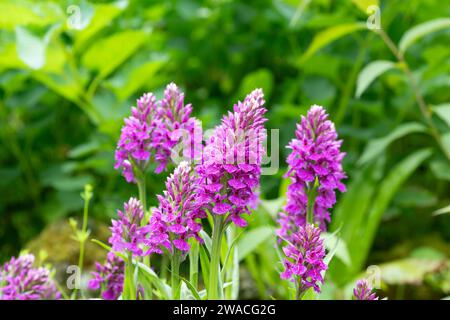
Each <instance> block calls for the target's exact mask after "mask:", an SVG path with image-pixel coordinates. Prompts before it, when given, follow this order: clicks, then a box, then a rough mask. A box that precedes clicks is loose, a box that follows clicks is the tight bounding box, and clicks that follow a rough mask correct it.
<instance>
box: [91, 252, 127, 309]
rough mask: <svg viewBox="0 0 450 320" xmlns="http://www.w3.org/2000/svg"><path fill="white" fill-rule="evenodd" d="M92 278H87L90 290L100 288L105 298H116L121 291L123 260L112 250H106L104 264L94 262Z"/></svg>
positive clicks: (123, 270)
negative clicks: (94, 269)
mask: <svg viewBox="0 0 450 320" xmlns="http://www.w3.org/2000/svg"><path fill="white" fill-rule="evenodd" d="M95 268H96V271H94V272H92V275H93V279H91V280H89V283H88V288H89V289H90V290H100V292H101V296H102V298H103V299H105V300H117V299H118V298H119V296H120V295H121V294H122V291H123V281H124V274H125V262H124V261H123V260H122V259H121V258H120V257H118V256H116V255H115V254H114V253H113V252H108V255H107V257H106V262H105V264H104V265H102V264H100V263H98V262H96V263H95Z"/></svg>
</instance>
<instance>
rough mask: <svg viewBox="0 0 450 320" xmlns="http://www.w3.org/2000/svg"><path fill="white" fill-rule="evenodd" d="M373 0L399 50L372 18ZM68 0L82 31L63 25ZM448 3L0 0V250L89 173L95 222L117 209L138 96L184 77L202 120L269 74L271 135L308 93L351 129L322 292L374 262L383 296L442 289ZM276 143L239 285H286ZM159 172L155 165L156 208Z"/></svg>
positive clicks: (206, 123) (43, 219)
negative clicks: (123, 143)
mask: <svg viewBox="0 0 450 320" xmlns="http://www.w3.org/2000/svg"><path fill="white" fill-rule="evenodd" d="M371 4H375V5H378V6H380V8H381V16H380V17H381V25H382V29H383V32H384V34H385V35H387V36H388V37H389V39H392V42H393V44H394V45H395V46H396V47H397V49H398V51H399V53H400V58H402V59H398V58H399V57H398V56H396V55H394V54H393V52H392V51H391V50H390V48H389V47H388V45H387V42H386V38H385V39H384V40H383V37H382V36H380V33H377V32H373V31H371V30H368V29H367V27H366V20H367V19H368V14H367V12H366V8H367V7H368V6H369V5H371ZM71 5H77V7H73V6H71ZM77 8H79V9H80V10H81V11H80V12H81V20H80V22H81V28H80V29H79V30H77V29H74V28H73V25H72V27H71V25H70V23H71V22H74V21H75V22H76V13H77V11H76V10H78V9H77ZM74 10H75V11H74ZM448 17H450V5H449V4H448V3H446V1H439V0H421V1H419V0H410V1H400V0H392V1H381V3H378V1H371V0H366V1H361V0H358V1H357V0H355V1H345V0H340V1H333V0H313V1H309V0H303V1H299V0H271V1H269V0H259V1H256V0H255V1H232V0H222V1H221V0H208V1H194V0H183V1H133V0H130V1H116V2H109V1H90V2H88V1H23V0H18V1H16V0H15V1H12V0H1V1H0V28H1V31H0V141H1V143H0V163H1V166H0V261H4V260H6V259H8V258H9V256H11V255H15V254H17V253H18V251H19V250H20V248H23V247H26V246H27V244H29V243H30V241H31V240H32V239H35V238H36V237H38V235H39V234H40V233H41V232H42V230H45V228H46V226H52V225H55V223H60V222H61V221H62V220H64V219H66V218H68V217H70V216H80V214H81V211H82V206H83V201H82V200H81V198H80V196H79V194H80V191H81V190H82V189H83V186H84V185H85V184H86V183H91V184H93V185H94V189H95V197H94V201H93V205H92V209H91V216H92V217H93V219H94V220H95V221H96V222H95V223H100V222H104V223H106V224H108V223H109V219H110V218H111V217H114V216H115V212H116V211H115V210H116V209H117V208H120V206H121V204H122V203H123V201H124V200H126V199H127V198H128V197H129V196H130V195H132V194H133V193H134V192H135V190H134V188H133V186H130V185H127V184H126V183H125V182H124V179H123V178H122V177H121V176H120V175H119V173H117V172H116V171H115V170H114V169H113V164H114V148H115V144H116V141H117V139H118V136H119V134H120V128H121V126H122V123H123V120H122V119H123V117H124V116H126V115H128V113H129V107H130V105H132V104H134V101H135V100H136V98H138V97H139V96H140V95H141V94H142V93H143V92H146V91H153V92H155V93H157V95H159V96H161V94H162V90H163V88H164V85H165V84H166V83H168V82H170V81H174V82H176V83H177V84H179V85H180V86H181V87H182V88H183V89H184V90H185V92H186V100H187V101H189V102H192V103H193V105H194V114H195V116H196V117H198V118H199V119H201V120H202V122H203V128H204V129H209V128H212V127H214V126H215V125H216V124H217V123H218V122H219V121H220V118H221V115H222V114H223V113H225V112H226V110H228V109H230V108H231V107H232V105H233V103H234V102H235V101H236V100H237V99H242V98H243V97H244V96H245V94H246V93H248V92H249V91H250V90H252V89H254V88H255V87H262V88H263V89H264V92H265V95H266V101H267V108H268V109H269V113H268V118H269V119H270V121H269V122H268V124H267V127H268V128H276V129H280V146H284V145H286V144H287V142H288V141H289V140H290V139H291V138H292V137H293V133H294V130H295V123H297V122H298V121H299V119H300V116H301V115H303V114H305V113H306V110H307V109H308V108H309V106H310V105H312V104H321V105H323V106H325V107H326V108H327V110H328V111H329V113H330V115H331V118H332V120H333V121H334V122H335V123H336V127H337V130H338V132H339V134H340V137H341V138H342V139H344V144H343V150H344V151H346V152H347V156H346V158H345V163H344V166H345V170H346V171H347V173H348V176H349V179H348V181H347V185H348V187H349V190H348V192H347V193H346V194H345V195H343V196H342V195H341V196H339V198H338V205H337V206H336V208H335V209H334V212H333V217H332V220H333V223H332V225H331V231H337V233H336V236H337V237H339V238H340V239H341V241H340V246H339V249H338V250H337V253H336V256H337V258H335V259H333V261H332V262H331V264H330V271H329V278H330V281H329V284H328V285H327V287H325V288H324V294H323V297H324V298H330V297H345V296H346V294H347V293H348V290H346V288H347V287H350V286H351V285H350V284H352V281H354V279H356V277H357V276H359V275H361V272H363V271H364V270H365V268H366V266H368V265H370V264H376V265H379V266H380V268H381V271H382V283H383V291H384V294H385V295H386V296H389V298H404V297H409V298H423V297H425V298H440V297H444V296H446V295H448V294H449V292H450V272H449V266H448V257H449V252H450V246H449V239H450V220H449V215H448V212H449V211H450V210H449V209H448V207H447V206H448V205H449V204H450V188H449V187H450V183H449V181H450V159H449V158H448V157H446V154H447V155H448V154H449V153H450V90H449V88H450V22H449V18H448ZM74 19H75V20H74ZM423 23H428V24H427V25H424V26H422V27H421V28H419V29H413V27H414V26H416V25H420V24H423ZM408 31H409V33H408ZM399 42H400V44H399ZM394 53H395V50H394ZM374 61H376V62H374ZM366 66H368V67H367V68H366ZM408 70H409V71H410V74H408ZM411 79H412V82H411ZM413 84H416V87H414V85H413ZM418 93H419V95H420V96H422V97H423V99H424V101H425V106H426V110H428V112H429V118H427V116H426V114H425V116H424V114H423V113H421V110H420V108H419V107H420V106H419V104H418V100H417V97H416V95H417V94H418ZM286 154H287V151H286V150H285V149H284V148H283V147H281V150H280V163H281V165H282V166H283V167H282V168H280V170H279V172H278V173H277V174H276V175H274V176H265V177H263V180H262V197H263V198H264V199H266V200H264V201H263V203H262V205H261V206H260V209H258V210H257V212H255V213H254V214H253V215H252V216H251V217H250V218H249V222H250V225H249V231H250V233H249V234H247V235H246V237H247V238H245V239H241V241H240V252H241V251H242V252H244V253H245V254H240V259H241V260H242V262H243V267H242V274H243V275H241V277H242V278H243V279H242V280H243V281H242V283H241V293H240V297H257V298H269V297H271V296H275V297H283V296H286V294H287V293H286V290H287V289H286V287H285V285H284V284H283V283H282V282H281V281H280V280H279V276H278V271H279V270H277V269H274V263H273V261H276V260H277V256H276V252H275V251H274V250H273V247H274V243H273V239H272V238H273V237H272V236H271V235H272V231H273V230H272V228H273V226H275V222H274V217H275V215H276V213H277V211H278V210H279V208H280V207H281V206H282V204H283V200H284V198H283V197H284V190H285V188H286V182H283V173H284V169H285V168H284V159H285V157H286ZM165 175H166V174H162V175H161V176H155V175H149V177H148V181H147V186H149V191H148V194H149V195H150V196H149V201H150V204H154V203H155V197H154V196H152V195H153V194H156V193H160V192H161V191H162V189H163V183H162V181H163V180H164V179H165ZM152 201H153V202H152ZM442 208H444V209H442ZM445 208H447V209H445ZM439 209H442V210H440V211H438V212H437V213H436V211H437V210H439ZM53 229H54V228H53ZM57 229H58V228H57ZM47 238H48V237H42V236H41V238H40V239H47ZM49 238H50V240H49V241H50V242H51V241H52V239H55V238H54V237H52V236H50V237H49ZM67 238H68V236H67ZM58 239H59V238H58ZM244 240H245V241H244ZM266 240H267V241H266ZM42 241H43V240H42ZM61 241H63V240H61ZM67 241H68V242H69V243H70V241H72V240H70V239H68V240H67ZM249 243H251V245H249ZM38 244H39V242H38ZM54 246H55V244H54V243H50V245H46V248H47V249H48V250H47V251H49V250H50V251H51V249H52V247H54ZM58 253H59V255H58V256H60V255H61V250H60V252H58ZM49 255H50V257H51V256H52V253H51V252H50V253H49ZM61 259H66V258H65V257H64V254H63V257H62V258H61ZM67 259H68V258H67ZM278 267H279V266H277V268H278ZM418 285H421V286H418ZM254 288H256V292H255V289H254Z"/></svg>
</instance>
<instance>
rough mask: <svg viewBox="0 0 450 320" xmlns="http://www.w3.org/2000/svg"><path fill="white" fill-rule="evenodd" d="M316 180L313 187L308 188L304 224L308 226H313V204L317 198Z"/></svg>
mask: <svg viewBox="0 0 450 320" xmlns="http://www.w3.org/2000/svg"><path fill="white" fill-rule="evenodd" d="M317 185H318V181H317V178H316V180H315V181H314V185H312V186H310V187H309V188H308V204H307V207H306V222H307V223H309V224H314V204H315V203H316V197H317Z"/></svg>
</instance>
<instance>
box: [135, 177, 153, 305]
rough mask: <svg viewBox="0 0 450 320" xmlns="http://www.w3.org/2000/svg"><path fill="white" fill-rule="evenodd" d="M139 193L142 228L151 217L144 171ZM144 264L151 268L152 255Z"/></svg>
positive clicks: (144, 259) (147, 256) (138, 181)
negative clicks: (142, 214)
mask: <svg viewBox="0 0 450 320" xmlns="http://www.w3.org/2000/svg"><path fill="white" fill-rule="evenodd" d="M137 185H138V191H139V201H140V202H141V205H142V208H143V209H144V219H142V221H141V226H145V225H147V224H148V221H149V219H150V215H149V213H148V211H147V194H146V191H147V190H146V184H145V174H144V171H140V172H139V177H138V179H137ZM142 262H143V263H144V264H145V265H146V266H147V267H149V268H150V267H151V261H150V255H146V256H145V257H144V258H143V259H142ZM151 292H152V288H149V296H150V297H151V295H152V293H151Z"/></svg>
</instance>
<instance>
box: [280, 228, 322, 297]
mask: <svg viewBox="0 0 450 320" xmlns="http://www.w3.org/2000/svg"><path fill="white" fill-rule="evenodd" d="M320 232H321V231H320V229H319V228H317V227H315V226H314V225H312V224H306V225H304V226H301V227H300V228H299V229H298V231H296V232H294V233H292V237H291V239H290V241H288V242H287V245H286V246H285V247H283V252H284V254H285V256H286V258H285V259H284V261H283V265H284V268H285V270H284V271H283V272H282V273H281V278H282V279H290V280H291V281H292V282H294V283H295V284H296V290H297V297H299V296H301V295H302V294H303V293H305V292H306V290H308V289H309V288H313V289H314V290H315V291H316V292H320V285H321V284H323V275H322V273H323V272H324V271H325V270H326V269H327V265H326V264H325V263H324V258H325V248H324V245H323V241H322V239H321V238H320Z"/></svg>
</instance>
